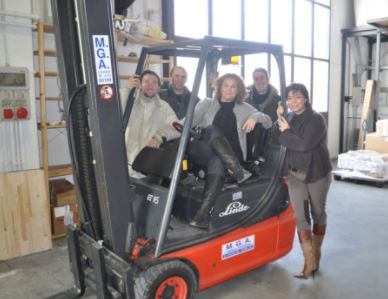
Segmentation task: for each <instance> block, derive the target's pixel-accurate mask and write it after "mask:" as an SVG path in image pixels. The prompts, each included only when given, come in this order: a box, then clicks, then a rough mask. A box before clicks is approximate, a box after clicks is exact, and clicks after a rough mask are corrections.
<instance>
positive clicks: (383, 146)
mask: <svg viewBox="0 0 388 299" xmlns="http://www.w3.org/2000/svg"><path fill="white" fill-rule="evenodd" d="M365 148H366V149H367V150H370V151H376V152H378V153H388V137H387V136H383V135H378V134H377V133H370V134H367V135H366V141H365Z"/></svg>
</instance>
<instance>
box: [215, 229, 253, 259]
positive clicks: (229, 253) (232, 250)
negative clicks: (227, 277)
mask: <svg viewBox="0 0 388 299" xmlns="http://www.w3.org/2000/svg"><path fill="white" fill-rule="evenodd" d="M254 248H255V235H251V236H248V237H244V238H242V239H238V240H235V241H232V242H229V243H226V244H222V250H221V259H222V260H226V259H228V258H231V257H234V256H236V255H239V254H242V253H244V252H248V251H251V250H253V249H254Z"/></svg>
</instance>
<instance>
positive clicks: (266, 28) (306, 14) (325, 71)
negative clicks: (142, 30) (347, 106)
mask: <svg viewBox="0 0 388 299" xmlns="http://www.w3.org/2000/svg"><path fill="white" fill-rule="evenodd" d="M172 1H173V3H174V22H172V26H173V30H171V32H173V36H172V37H171V38H180V37H184V38H200V37H203V36H204V35H214V36H220V37H225V38H233V39H245V40H252V41H257V42H268V43H272V44H280V45H282V46H283V51H284V54H285V59H284V61H285V68H286V83H287V84H289V83H291V82H299V83H303V84H305V85H306V87H307V88H308V90H309V92H310V95H311V100H312V104H313V108H314V109H316V110H318V111H320V112H327V111H328V89H329V40H330V0H196V1H187V0H172ZM184 62H185V59H178V61H177V63H181V64H184ZM241 63H243V64H244V65H243V66H240V67H238V66H237V67H236V66H221V70H220V72H221V73H223V72H226V71H233V72H240V74H241V75H243V76H244V77H245V78H246V84H251V83H252V82H251V80H252V79H251V74H252V71H253V69H254V68H256V67H259V66H261V67H265V68H267V69H268V71H269V72H270V74H271V78H272V79H271V83H272V84H273V85H275V86H277V85H278V84H279V82H278V81H279V79H278V74H277V67H276V62H275V61H274V59H271V58H270V57H268V55H264V54H262V55H250V56H247V57H246V58H245V59H243V60H241ZM191 65H192V66H193V67H194V66H195V63H191ZM194 71H195V68H194V69H192V70H191V69H190V70H189V72H190V73H192V74H193V73H194ZM192 79H193V78H192ZM189 83H191V82H189Z"/></svg>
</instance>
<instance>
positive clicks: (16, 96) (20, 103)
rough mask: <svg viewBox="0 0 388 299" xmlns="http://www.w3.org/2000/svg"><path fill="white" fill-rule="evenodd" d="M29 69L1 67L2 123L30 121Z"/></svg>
mask: <svg viewBox="0 0 388 299" xmlns="http://www.w3.org/2000/svg"><path fill="white" fill-rule="evenodd" d="M28 73H29V71H28V69H27V68H23V67H0V121H12V120H28V119H30V114H31V113H30V96H29V93H30V86H29V80H28Z"/></svg>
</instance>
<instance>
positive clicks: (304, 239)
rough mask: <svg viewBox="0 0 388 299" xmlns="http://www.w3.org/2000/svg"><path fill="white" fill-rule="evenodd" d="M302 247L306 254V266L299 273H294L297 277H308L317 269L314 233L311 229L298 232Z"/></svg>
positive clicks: (304, 254)
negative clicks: (313, 240)
mask: <svg viewBox="0 0 388 299" xmlns="http://www.w3.org/2000/svg"><path fill="white" fill-rule="evenodd" d="M298 237H299V242H300V247H301V248H302V252H303V256H304V267H303V270H302V272H301V273H300V274H299V275H294V276H295V277H296V278H300V279H307V278H309V277H310V275H312V276H313V277H314V273H315V271H316V268H317V266H316V264H315V256H314V253H313V245H312V235H311V231H310V230H303V231H300V232H298Z"/></svg>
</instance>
